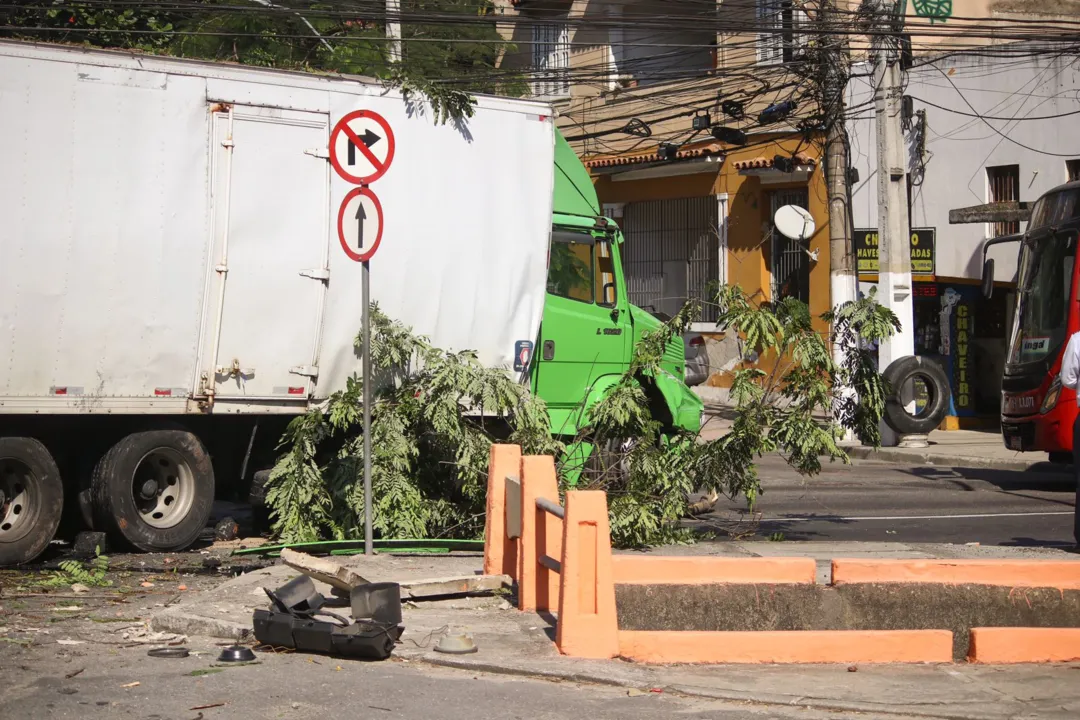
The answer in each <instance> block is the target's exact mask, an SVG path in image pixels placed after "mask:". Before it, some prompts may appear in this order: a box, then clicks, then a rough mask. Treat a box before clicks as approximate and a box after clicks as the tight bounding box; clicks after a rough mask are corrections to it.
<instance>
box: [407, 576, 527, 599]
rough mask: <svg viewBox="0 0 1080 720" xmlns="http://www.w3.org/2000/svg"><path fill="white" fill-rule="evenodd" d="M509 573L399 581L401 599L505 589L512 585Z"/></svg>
mask: <svg viewBox="0 0 1080 720" xmlns="http://www.w3.org/2000/svg"><path fill="white" fill-rule="evenodd" d="M513 582H514V581H513V580H511V579H510V576H509V575H459V576H457V577H445V578H430V579H419V580H408V581H406V582H403V583H401V599H402V600H405V599H412V600H420V599H423V598H434V597H447V596H455V595H481V594H488V593H494V592H499V591H507V592H509V590H510V589H511V588H512V587H513Z"/></svg>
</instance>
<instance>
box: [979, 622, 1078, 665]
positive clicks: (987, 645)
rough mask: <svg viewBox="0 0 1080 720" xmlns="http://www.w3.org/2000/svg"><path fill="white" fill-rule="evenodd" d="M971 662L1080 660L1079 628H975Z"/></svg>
mask: <svg viewBox="0 0 1080 720" xmlns="http://www.w3.org/2000/svg"><path fill="white" fill-rule="evenodd" d="M968 660H970V661H971V662H976V663H1041V662H1073V661H1076V660H1080V629H1078V628H1031V627H1027V628H1013V627H995V628H971V646H970V650H969V651H968Z"/></svg>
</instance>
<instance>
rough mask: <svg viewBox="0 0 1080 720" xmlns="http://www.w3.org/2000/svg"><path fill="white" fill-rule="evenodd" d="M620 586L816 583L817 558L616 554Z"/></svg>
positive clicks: (617, 576)
mask: <svg viewBox="0 0 1080 720" xmlns="http://www.w3.org/2000/svg"><path fill="white" fill-rule="evenodd" d="M613 562H614V569H615V584H616V585H713V584H721V583H740V584H751V583H760V584H783V583H806V584H811V585H812V584H813V583H814V579H815V575H816V573H817V563H815V562H814V559H813V558H719V557H682V556H675V557H672V556H668V557H664V556H641V555H616V556H615V557H614V560H613Z"/></svg>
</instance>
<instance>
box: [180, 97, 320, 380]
mask: <svg viewBox="0 0 1080 720" xmlns="http://www.w3.org/2000/svg"><path fill="white" fill-rule="evenodd" d="M328 125H329V118H328V116H327V115H325V114H321V113H310V112H297V111H290V110H282V109H278V108H261V107H246V106H242V105H234V106H218V107H216V108H214V109H213V126H212V137H211V141H212V142H211V154H212V171H211V177H212V190H211V192H212V210H211V214H212V231H213V237H214V245H213V246H214V252H213V255H212V256H211V257H210V259H209V263H208V264H209V268H210V282H209V283H208V288H209V292H208V293H207V303H206V311H205V312H204V317H205V318H206V322H205V324H204V327H205V328H206V334H205V335H204V339H203V343H202V353H201V355H202V356H201V362H200V363H199V367H200V368H201V372H202V378H201V382H200V383H199V386H200V387H203V388H204V390H209V389H210V387H211V386H212V387H213V391H214V394H215V395H216V396H217V397H218V398H222V399H225V398H230V397H243V398H245V399H285V400H289V399H291V400H297V401H304V400H306V398H307V397H308V395H309V393H310V392H311V390H312V384H313V382H314V380H315V379H316V377H317V374H318V356H319V347H318V345H319V327H320V324H321V313H322V306H323V301H324V297H325V293H326V283H327V281H328V279H329V274H328V271H327V270H326V267H327V252H328V248H329V246H328V234H329V228H328V225H327V223H328V217H329V208H328V203H329V164H328V163H327V161H326V159H325V158H326V154H325V152H326V146H327V139H328V135H329V127H328Z"/></svg>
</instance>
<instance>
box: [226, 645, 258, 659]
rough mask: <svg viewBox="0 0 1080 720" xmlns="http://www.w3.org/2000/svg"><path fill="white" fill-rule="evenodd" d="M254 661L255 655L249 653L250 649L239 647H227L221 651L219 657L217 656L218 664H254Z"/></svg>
mask: <svg viewBox="0 0 1080 720" xmlns="http://www.w3.org/2000/svg"><path fill="white" fill-rule="evenodd" d="M254 660H255V653H253V652H252V651H251V648H246V647H242V646H240V645H233V646H231V647H227V648H225V649H224V650H222V651H221V655H218V662H228V663H247V662H254Z"/></svg>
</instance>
